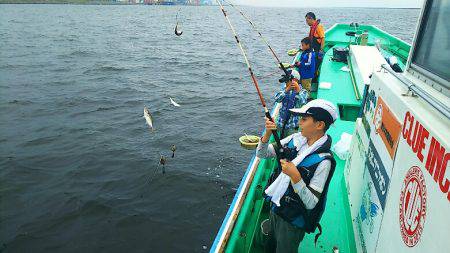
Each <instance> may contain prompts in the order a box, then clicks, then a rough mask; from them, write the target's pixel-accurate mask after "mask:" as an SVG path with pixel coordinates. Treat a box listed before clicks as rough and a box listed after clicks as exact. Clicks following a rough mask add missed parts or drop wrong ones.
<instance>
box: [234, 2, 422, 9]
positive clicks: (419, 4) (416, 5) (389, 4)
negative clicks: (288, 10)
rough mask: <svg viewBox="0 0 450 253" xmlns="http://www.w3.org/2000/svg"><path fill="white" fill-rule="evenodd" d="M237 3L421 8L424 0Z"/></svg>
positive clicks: (249, 3)
mask: <svg viewBox="0 0 450 253" xmlns="http://www.w3.org/2000/svg"><path fill="white" fill-rule="evenodd" d="M233 2H234V3H236V4H241V5H251V6H271V7H275V6H276V7H291V6H295V7H386V8H420V7H422V3H423V0H234V1H233Z"/></svg>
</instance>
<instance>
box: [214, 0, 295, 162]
mask: <svg viewBox="0 0 450 253" xmlns="http://www.w3.org/2000/svg"><path fill="white" fill-rule="evenodd" d="M216 2H217V4H218V5H219V6H220V9H221V10H222V13H223V15H224V16H225V19H226V20H227V22H228V25H229V26H230V29H231V31H232V32H233V35H234V38H235V39H236V43H237V44H238V46H239V48H240V49H241V53H242V56H243V57H244V59H245V63H246V64H247V67H248V71H249V73H250V77H251V78H252V81H253V84H254V85H255V88H256V91H257V92H258V96H259V100H260V101H261V104H262V106H263V108H264V113H265V115H266V117H267V118H268V119H269V120H270V121H272V122H274V120H273V118H272V116H271V115H270V112H269V110H268V109H267V106H266V101H265V100H264V97H263V95H262V94H261V90H260V89H259V85H258V81H257V80H256V77H255V74H253V70H252V67H251V66H250V62H249V61H248V58H247V54H246V53H245V50H244V48H243V47H242V44H241V42H240V41H239V37H238V35H237V33H236V30H234V27H233V25H232V24H231V21H230V19H229V18H228V16H227V13H226V12H225V9H224V8H223V5H222V4H221V3H220V1H219V0H216ZM289 75H290V74H289ZM272 134H273V137H274V138H275V142H276V144H277V147H276V148H275V149H274V150H275V154H276V156H277V162H278V169H279V170H281V162H280V160H281V159H283V158H285V157H284V156H285V155H286V152H285V150H284V149H283V146H282V145H281V141H280V137H279V136H278V132H277V130H276V129H274V130H272Z"/></svg>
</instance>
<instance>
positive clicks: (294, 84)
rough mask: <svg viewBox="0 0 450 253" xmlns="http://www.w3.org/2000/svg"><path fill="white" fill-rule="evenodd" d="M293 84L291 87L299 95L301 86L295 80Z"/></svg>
mask: <svg viewBox="0 0 450 253" xmlns="http://www.w3.org/2000/svg"><path fill="white" fill-rule="evenodd" d="M291 83H292V85H291V87H292V88H293V89H294V90H295V91H296V92H297V93H298V92H300V90H301V89H300V85H299V84H298V81H297V80H296V79H295V80H292V81H291Z"/></svg>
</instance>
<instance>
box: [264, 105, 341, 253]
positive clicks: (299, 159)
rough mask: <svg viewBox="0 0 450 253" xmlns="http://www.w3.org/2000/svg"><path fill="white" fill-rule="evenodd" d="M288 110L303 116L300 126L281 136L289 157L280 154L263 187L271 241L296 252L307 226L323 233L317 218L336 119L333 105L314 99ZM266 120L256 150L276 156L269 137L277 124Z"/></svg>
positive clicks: (329, 174)
mask: <svg viewBox="0 0 450 253" xmlns="http://www.w3.org/2000/svg"><path fill="white" fill-rule="evenodd" d="M291 112H292V113H296V114H298V115H299V116H300V117H301V118H300V121H299V126H300V128H301V132H300V133H295V134H292V135H290V136H288V137H286V138H284V139H283V140H281V144H282V145H283V147H284V148H285V150H287V151H288V152H286V153H287V157H286V159H283V160H281V171H279V172H278V173H277V172H274V174H273V175H272V177H271V180H269V182H268V187H267V188H266V190H265V194H266V199H268V200H270V201H271V211H270V216H269V220H270V227H271V229H270V233H269V237H270V241H271V246H269V247H270V248H272V249H271V250H272V251H273V250H275V251H276V252H283V253H284V252H298V247H299V244H300V242H301V241H302V240H303V237H304V236H305V232H307V233H312V232H314V231H315V230H316V228H317V227H318V228H319V231H320V233H321V227H320V225H319V221H320V218H321V217H322V214H323V211H324V209H325V202H326V195H327V192H328V186H329V183H330V180H331V178H332V176H333V173H334V169H335V167H336V161H335V160H334V157H333V154H332V153H331V151H330V148H331V142H332V140H331V137H330V136H329V135H327V134H326V131H327V130H328V128H329V127H330V125H331V124H333V122H334V121H335V120H336V119H337V116H338V115H337V110H336V107H335V106H334V105H333V104H332V103H331V102H329V101H327V100H323V99H316V100H312V101H310V102H309V103H307V104H306V105H304V106H303V107H302V108H297V109H292V110H291ZM265 126H266V132H265V134H264V136H263V137H262V138H261V141H260V143H259V145H258V148H257V153H256V155H257V156H258V157H260V158H267V157H273V156H275V151H274V147H273V145H272V144H268V143H267V142H268V141H269V138H270V136H271V133H272V131H271V130H273V129H276V125H275V124H274V123H273V122H271V121H270V120H268V119H266V123H265ZM320 233H319V234H318V235H320ZM318 235H316V240H317V237H318Z"/></svg>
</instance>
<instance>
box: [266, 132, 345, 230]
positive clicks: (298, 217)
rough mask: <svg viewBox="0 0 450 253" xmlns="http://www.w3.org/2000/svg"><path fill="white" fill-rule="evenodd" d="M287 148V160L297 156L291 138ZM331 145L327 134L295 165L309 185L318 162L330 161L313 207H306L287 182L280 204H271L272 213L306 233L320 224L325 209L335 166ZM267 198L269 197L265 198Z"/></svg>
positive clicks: (273, 177) (274, 176) (273, 176)
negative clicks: (312, 150) (316, 146)
mask: <svg viewBox="0 0 450 253" xmlns="http://www.w3.org/2000/svg"><path fill="white" fill-rule="evenodd" d="M286 146H287V147H286V148H287V149H289V151H290V152H288V153H289V154H290V157H287V159H288V160H289V161H292V160H293V159H294V158H295V157H296V156H297V153H298V152H297V149H296V147H295V146H294V143H293V140H291V141H290V142H289V143H288V144H287V145H286ZM330 147H331V137H330V136H328V140H327V141H326V142H325V143H324V145H322V146H321V147H319V148H318V149H317V150H316V151H315V152H313V153H312V154H310V155H308V156H307V157H305V159H303V161H302V162H301V163H300V164H299V165H297V169H298V171H299V172H300V175H301V177H302V180H303V181H304V182H305V184H306V185H309V183H310V181H311V179H312V178H313V176H314V173H315V171H316V169H317V167H318V165H319V163H320V162H322V161H323V160H329V161H330V162H331V168H330V172H329V174H328V178H327V180H326V182H325V186H324V189H323V192H322V193H321V195H320V197H319V201H318V202H317V204H316V206H315V207H314V208H313V209H306V207H305V205H304V204H303V201H302V200H301V199H300V196H298V194H297V193H295V192H294V188H293V187H292V185H291V184H289V187H288V189H287V190H286V193H285V194H284V195H283V197H282V198H281V200H280V206H276V205H272V210H273V212H274V213H276V214H277V215H279V216H280V217H281V218H283V219H284V220H285V221H287V222H289V223H291V224H292V225H294V226H296V227H299V228H302V229H304V230H305V232H307V233H312V232H314V231H315V230H316V228H317V227H318V226H319V230H320V225H319V221H320V219H321V218H322V214H323V212H324V211H325V203H326V196H327V193H328V186H329V184H330V181H331V178H332V177H333V174H334V170H335V167H336V161H335V159H334V157H333V155H332V153H331V151H330ZM277 176H278V175H272V177H271V178H272V180H274V179H275V178H276V177H277ZM270 183H271V182H269V184H270ZM266 199H269V198H266Z"/></svg>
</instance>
